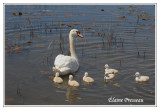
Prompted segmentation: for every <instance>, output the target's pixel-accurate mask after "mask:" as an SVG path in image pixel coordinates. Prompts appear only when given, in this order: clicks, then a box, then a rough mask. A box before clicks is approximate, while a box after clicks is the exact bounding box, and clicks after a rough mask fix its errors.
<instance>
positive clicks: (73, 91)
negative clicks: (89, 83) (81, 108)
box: [66, 87, 80, 102]
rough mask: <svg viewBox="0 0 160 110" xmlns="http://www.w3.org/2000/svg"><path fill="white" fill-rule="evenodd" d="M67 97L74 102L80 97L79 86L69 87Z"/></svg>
mask: <svg viewBox="0 0 160 110" xmlns="http://www.w3.org/2000/svg"><path fill="white" fill-rule="evenodd" d="M66 99H67V101H69V102H74V101H77V100H78V99H80V95H79V93H78V88H77V87H68V88H67V92H66Z"/></svg>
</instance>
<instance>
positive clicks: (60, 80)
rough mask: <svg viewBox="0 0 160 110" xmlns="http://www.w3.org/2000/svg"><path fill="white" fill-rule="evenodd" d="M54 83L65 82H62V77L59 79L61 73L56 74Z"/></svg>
mask: <svg viewBox="0 0 160 110" xmlns="http://www.w3.org/2000/svg"><path fill="white" fill-rule="evenodd" d="M53 81H54V82H55V83H63V80H62V78H61V77H59V73H58V72H57V73H56V75H55V77H54V78H53Z"/></svg>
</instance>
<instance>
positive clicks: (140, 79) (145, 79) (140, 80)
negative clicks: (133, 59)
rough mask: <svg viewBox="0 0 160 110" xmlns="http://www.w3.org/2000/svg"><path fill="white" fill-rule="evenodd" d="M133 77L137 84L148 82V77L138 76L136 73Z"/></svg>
mask: <svg viewBox="0 0 160 110" xmlns="http://www.w3.org/2000/svg"><path fill="white" fill-rule="evenodd" d="M135 76H136V78H135V80H136V81H137V82H145V81H148V80H149V76H140V73H139V72H136V73H135Z"/></svg>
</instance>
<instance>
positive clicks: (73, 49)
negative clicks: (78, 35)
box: [69, 34, 78, 62]
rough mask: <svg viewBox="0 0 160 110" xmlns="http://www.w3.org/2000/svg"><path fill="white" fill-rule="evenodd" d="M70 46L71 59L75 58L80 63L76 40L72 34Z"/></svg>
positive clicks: (70, 35)
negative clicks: (75, 44)
mask: <svg viewBox="0 0 160 110" xmlns="http://www.w3.org/2000/svg"><path fill="white" fill-rule="evenodd" d="M69 44H70V52H71V57H73V58H74V59H75V60H76V61H77V62H78V58H77V55H76V52H75V47H74V39H73V36H72V34H69Z"/></svg>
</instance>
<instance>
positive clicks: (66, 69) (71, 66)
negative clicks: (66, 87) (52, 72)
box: [53, 54, 79, 75]
mask: <svg viewBox="0 0 160 110" xmlns="http://www.w3.org/2000/svg"><path fill="white" fill-rule="evenodd" d="M54 65H55V68H56V69H57V70H59V72H60V75H65V74H67V73H74V72H76V71H77V70H78V68H79V64H78V62H77V61H76V60H75V59H74V58H73V57H71V56H65V55H62V54H60V55H58V56H57V57H56V59H55V62H54ZM53 69H54V68H53Z"/></svg>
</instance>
